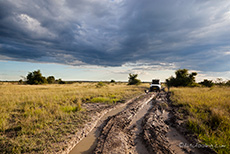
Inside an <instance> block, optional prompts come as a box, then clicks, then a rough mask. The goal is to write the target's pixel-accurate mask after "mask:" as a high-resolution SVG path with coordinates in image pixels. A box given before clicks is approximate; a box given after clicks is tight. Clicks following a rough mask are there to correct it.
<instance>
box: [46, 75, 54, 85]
mask: <svg viewBox="0 0 230 154" xmlns="http://www.w3.org/2000/svg"><path fill="white" fill-rule="evenodd" d="M47 82H48V83H49V84H52V83H54V82H55V78H54V76H48V77H47Z"/></svg>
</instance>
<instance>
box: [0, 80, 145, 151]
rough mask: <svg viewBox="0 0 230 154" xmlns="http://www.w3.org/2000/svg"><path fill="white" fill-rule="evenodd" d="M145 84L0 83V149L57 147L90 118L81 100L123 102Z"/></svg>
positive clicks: (17, 149) (86, 101) (85, 101)
mask: <svg viewBox="0 0 230 154" xmlns="http://www.w3.org/2000/svg"><path fill="white" fill-rule="evenodd" d="M146 87H148V85H141V86H127V84H125V83H115V84H114V83H113V84H112V83H111V84H109V83H108V84H104V83H99V84H98V83H75V84H71V85H11V84H3V85H0V96H1V97H0V145H1V146H0V153H44V151H48V153H49V152H53V151H54V150H59V149H61V148H65V147H61V146H60V145H59V144H55V143H60V142H64V141H65V139H66V136H68V135H69V134H74V133H76V132H77V129H78V128H79V127H81V126H82V124H84V123H85V122H86V121H88V120H90V117H89V116H88V112H86V110H87V109H83V108H82V104H84V103H106V104H108V105H112V104H116V103H117V102H124V100H126V99H129V98H131V97H133V96H136V95H138V94H140V93H143V92H144V89H145V88H146Z"/></svg>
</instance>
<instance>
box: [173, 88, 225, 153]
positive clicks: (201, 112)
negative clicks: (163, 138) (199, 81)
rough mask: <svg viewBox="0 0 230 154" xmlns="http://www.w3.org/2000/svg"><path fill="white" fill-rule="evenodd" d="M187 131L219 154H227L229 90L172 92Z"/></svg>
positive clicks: (181, 90) (184, 89)
mask: <svg viewBox="0 0 230 154" xmlns="http://www.w3.org/2000/svg"><path fill="white" fill-rule="evenodd" d="M172 92H173V96H172V100H173V102H174V105H176V106H178V107H179V110H178V111H179V112H181V113H182V115H183V114H184V115H188V117H187V127H188V128H189V129H190V130H191V131H193V132H194V133H195V134H197V135H198V138H199V139H200V140H201V141H202V143H203V144H205V145H209V146H211V147H212V148H213V149H214V150H215V151H217V152H218V153H219V154H227V153H229V151H230V87H214V88H172Z"/></svg>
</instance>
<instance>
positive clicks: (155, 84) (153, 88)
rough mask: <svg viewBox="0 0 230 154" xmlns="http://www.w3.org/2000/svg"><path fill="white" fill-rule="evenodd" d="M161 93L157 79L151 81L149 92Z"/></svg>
mask: <svg viewBox="0 0 230 154" xmlns="http://www.w3.org/2000/svg"><path fill="white" fill-rule="evenodd" d="M154 91H161V83H160V80H159V79H153V80H152V84H151V85H150V88H149V92H154Z"/></svg>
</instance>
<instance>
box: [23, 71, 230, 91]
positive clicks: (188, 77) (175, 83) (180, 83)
mask: <svg viewBox="0 0 230 154" xmlns="http://www.w3.org/2000/svg"><path fill="white" fill-rule="evenodd" d="M175 75H176V76H175V77H173V76H171V77H169V78H168V79H166V81H165V83H166V85H167V86H168V87H198V86H205V87H212V86H214V85H218V86H230V80H228V81H223V80H222V79H221V78H217V81H216V82H214V81H212V80H208V79H204V80H203V81H202V82H199V83H196V81H195V77H196V75H197V72H191V73H189V71H188V69H178V70H177V71H176V72H175ZM137 77H138V74H131V73H130V74H129V77H128V79H129V80H128V85H139V84H141V80H140V79H137ZM25 80H26V81H23V80H19V84H23V83H26V84H30V85H39V84H65V83H66V82H65V81H62V79H55V77H54V76H48V77H47V78H46V77H44V76H43V75H42V73H41V71H40V70H37V71H33V72H29V73H28V75H27V76H26V79H25ZM111 83H115V80H113V79H112V80H111Z"/></svg>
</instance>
